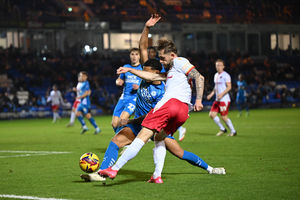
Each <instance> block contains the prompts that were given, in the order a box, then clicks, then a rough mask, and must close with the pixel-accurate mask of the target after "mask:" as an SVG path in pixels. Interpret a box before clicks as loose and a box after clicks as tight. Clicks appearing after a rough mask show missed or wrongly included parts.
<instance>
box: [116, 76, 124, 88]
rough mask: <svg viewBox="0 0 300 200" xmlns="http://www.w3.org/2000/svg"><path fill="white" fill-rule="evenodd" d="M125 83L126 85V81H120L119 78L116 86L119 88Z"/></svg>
mask: <svg viewBox="0 0 300 200" xmlns="http://www.w3.org/2000/svg"><path fill="white" fill-rule="evenodd" d="M123 83H124V81H123V80H122V79H120V78H118V79H117V80H116V85H117V86H122V85H123Z"/></svg>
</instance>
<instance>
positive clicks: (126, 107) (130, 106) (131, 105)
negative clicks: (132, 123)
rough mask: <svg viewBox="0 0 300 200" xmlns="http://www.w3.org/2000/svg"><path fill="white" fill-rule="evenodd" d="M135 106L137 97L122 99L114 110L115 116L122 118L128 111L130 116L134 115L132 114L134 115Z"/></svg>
mask: <svg viewBox="0 0 300 200" xmlns="http://www.w3.org/2000/svg"><path fill="white" fill-rule="evenodd" d="M135 104H136V97H134V98H133V97H132V98H123V99H121V98H120V99H119V101H118V103H117V105H116V107H115V109H114V113H113V116H116V117H120V116H121V113H122V112H123V111H126V112H128V113H129V115H132V113H134V110H135Z"/></svg>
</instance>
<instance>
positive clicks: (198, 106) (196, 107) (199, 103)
mask: <svg viewBox="0 0 300 200" xmlns="http://www.w3.org/2000/svg"><path fill="white" fill-rule="evenodd" d="M202 109H203V104H202V100H200V99H196V102H195V105H194V111H200V110H202Z"/></svg>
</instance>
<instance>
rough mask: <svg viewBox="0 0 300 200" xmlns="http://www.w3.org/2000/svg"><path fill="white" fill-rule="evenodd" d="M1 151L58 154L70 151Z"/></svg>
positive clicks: (6, 151)
mask: <svg viewBox="0 0 300 200" xmlns="http://www.w3.org/2000/svg"><path fill="white" fill-rule="evenodd" d="M0 152H3V153H49V154H53V153H55V154H60V153H71V152H66V151H11V150H0Z"/></svg>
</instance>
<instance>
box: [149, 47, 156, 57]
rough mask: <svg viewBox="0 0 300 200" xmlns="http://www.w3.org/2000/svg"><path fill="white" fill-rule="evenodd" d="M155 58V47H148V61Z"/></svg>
mask: <svg viewBox="0 0 300 200" xmlns="http://www.w3.org/2000/svg"><path fill="white" fill-rule="evenodd" d="M156 56H157V52H156V49H155V47H153V46H151V47H148V57H149V59H155V58H156Z"/></svg>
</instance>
